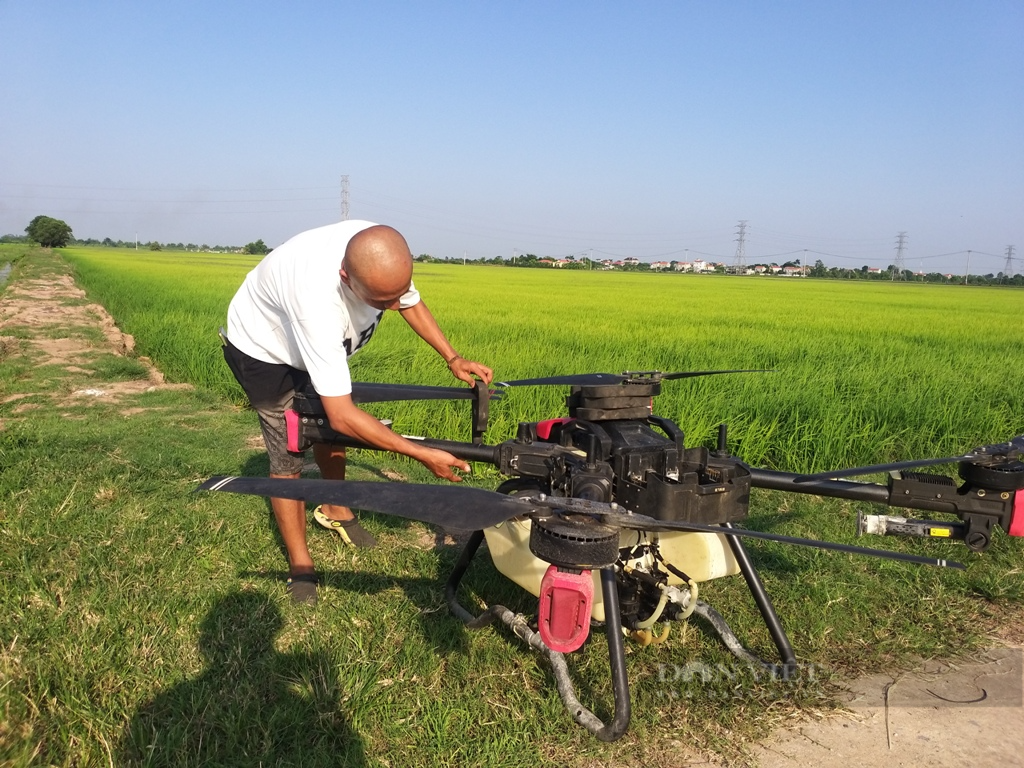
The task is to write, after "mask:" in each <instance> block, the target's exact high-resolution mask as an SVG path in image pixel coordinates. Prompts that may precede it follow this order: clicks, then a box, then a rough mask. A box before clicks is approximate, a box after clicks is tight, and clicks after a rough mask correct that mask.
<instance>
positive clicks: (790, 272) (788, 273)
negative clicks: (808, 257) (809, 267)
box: [782, 267, 804, 277]
mask: <svg viewBox="0 0 1024 768" xmlns="http://www.w3.org/2000/svg"><path fill="white" fill-rule="evenodd" d="M782 275H783V277H803V276H804V269H803V267H783V268H782Z"/></svg>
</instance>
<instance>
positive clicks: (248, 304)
mask: <svg viewBox="0 0 1024 768" xmlns="http://www.w3.org/2000/svg"><path fill="white" fill-rule="evenodd" d="M372 226H374V224H373V223H372V222H369V221H342V222H339V223H338V224H330V225H328V226H326V227H319V228H317V229H311V230H308V231H306V232H302V233H300V234H298V235H296V236H295V237H293V238H291V239H290V240H288V241H287V242H285V243H284V244H283V245H281V246H279V247H277V248H275V249H274V250H273V251H271V252H270V253H269V254H268V255H267V256H266V257H265V258H264V259H263V260H262V261H261V262H260V263H259V264H258V265H257V266H256V268H255V269H254V270H253V271H252V272H250V273H249V274H248V275H246V278H245V282H243V283H242V287H241V288H239V289H238V292H237V293H236V294H235V297H234V298H233V299H232V300H231V304H230V306H229V307H228V328H227V330H228V338H229V339H230V340H231V343H232V344H234V345H235V346H236V347H237V348H238V349H240V350H241V351H242V352H244V353H245V354H247V355H249V356H250V357H254V358H256V359H257V360H262V361H264V362H266V363H284V364H286V365H290V366H292V367H293V368H298V369H300V370H304V371H309V376H310V379H311V380H312V382H313V387H314V388H315V389H316V391H317V392H318V393H319V394H321V395H323V396H326V397H337V396H340V395H348V394H350V393H351V392H352V379H351V376H350V375H349V370H348V358H349V356H350V355H353V354H355V352H356V351H357V350H358V349H359V348H360V347H362V346H363V345H364V344H365V343H366V342H367V341H369V340H370V336H371V335H372V334H373V332H374V330H375V329H376V328H377V325H378V323H379V322H380V319H381V316H382V315H383V314H384V313H383V312H382V311H381V310H378V309H375V308H373V307H371V306H369V305H368V304H364V303H363V302H362V301H360V300H359V299H358V298H357V297H356V295H355V294H354V293H352V291H351V290H349V288H348V286H346V285H344V284H343V283H342V282H341V276H340V275H339V274H338V271H339V270H340V269H341V260H342V258H344V256H345V247H346V246H347V245H348V241H349V240H350V239H351V238H352V236H353V235H355V234H356V233H357V232H361V231H362V230H364V229H367V228H369V227H372ZM419 300H420V295H419V292H418V291H417V290H416V288H415V287H414V286H412V285H410V286H409V291H408V292H407V293H406V294H405V295H404V296H402V298H401V308H402V309H405V308H407V307H411V306H414V305H415V304H417V303H418V302H419Z"/></svg>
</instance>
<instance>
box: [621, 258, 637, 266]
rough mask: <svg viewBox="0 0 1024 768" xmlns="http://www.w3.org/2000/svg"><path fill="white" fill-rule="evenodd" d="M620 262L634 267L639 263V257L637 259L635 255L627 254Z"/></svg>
mask: <svg viewBox="0 0 1024 768" xmlns="http://www.w3.org/2000/svg"><path fill="white" fill-rule="evenodd" d="M622 263H623V264H625V265H626V266H627V267H635V266H636V265H637V264H639V263H640V259H638V258H637V257H636V256H627V257H626V258H624V259H623V260H622Z"/></svg>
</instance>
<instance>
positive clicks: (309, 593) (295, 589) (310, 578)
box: [288, 573, 319, 605]
mask: <svg viewBox="0 0 1024 768" xmlns="http://www.w3.org/2000/svg"><path fill="white" fill-rule="evenodd" d="M318 581H319V580H318V579H317V576H316V574H315V573H297V574H295V575H294V576H290V577H289V578H288V594H289V595H291V596H292V602H293V603H296V604H302V605H316V585H317V582H318Z"/></svg>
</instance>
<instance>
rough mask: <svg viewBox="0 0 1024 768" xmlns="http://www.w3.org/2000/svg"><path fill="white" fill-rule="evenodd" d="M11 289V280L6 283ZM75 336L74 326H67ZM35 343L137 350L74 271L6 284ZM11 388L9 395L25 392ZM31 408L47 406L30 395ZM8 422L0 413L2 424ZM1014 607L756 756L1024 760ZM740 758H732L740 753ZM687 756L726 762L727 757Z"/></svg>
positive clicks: (773, 765) (156, 381) (783, 765)
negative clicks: (1002, 618)
mask: <svg viewBox="0 0 1024 768" xmlns="http://www.w3.org/2000/svg"><path fill="white" fill-rule="evenodd" d="M0 290H3V287H0ZM69 326H70V327H74V328H81V327H87V328H92V329H93V330H94V331H95V330H97V329H98V330H99V331H100V332H101V337H102V340H103V341H102V342H101V343H96V342H94V341H93V340H91V339H97V338H100V336H99V335H97V334H96V333H95V332H94V333H92V334H91V335H90V334H83V335H79V334H71V335H70V337H65V338H48V337H47V334H46V329H47V328H52V327H63V328H66V327H69ZM12 327H20V328H28V329H30V330H33V331H35V332H33V333H31V334H30V337H29V338H24V335H23V334H22V335H19V336H17V337H14V336H10V335H4V329H5V328H12ZM61 335H62V336H68V335H67V334H61ZM11 344H27V345H29V346H30V348H31V349H32V350H34V352H35V355H36V357H37V359H38V364H42V365H49V364H55V365H60V366H63V367H65V368H66V369H68V370H71V371H79V370H81V369H79V368H78V367H77V366H79V365H80V364H84V363H86V362H87V361H88V360H89V359H90V357H91V356H94V355H95V354H96V353H97V352H98V351H99V352H104V353H113V354H118V355H131V352H132V350H133V348H134V340H133V339H132V337H131V336H129V335H127V334H124V333H122V332H121V331H120V330H119V329H118V328H117V326H116V325H115V324H114V321H113V319H112V318H111V317H110V315H109V314H108V313H107V312H106V310H105V309H104V308H103V307H101V306H99V305H97V304H89V303H86V301H85V294H84V292H83V291H81V290H80V289H79V288H78V287H77V286H76V285H75V284H74V282H73V281H72V279H71V278H70V277H69V276H66V275H65V276H61V277H60V278H59V279H57V280H46V281H42V280H23V281H20V282H18V283H16V284H14V285H11V286H8V287H7V288H6V290H3V293H2V294H0V353H2V351H3V347H4V345H11ZM137 359H138V360H139V361H140V362H142V363H143V364H145V365H146V366H147V370H148V376H147V378H146V379H142V380H136V381H119V382H102V381H97V382H94V383H91V384H90V386H89V387H87V388H83V389H80V390H76V391H74V392H71V393H70V395H68V397H72V398H78V397H90V398H102V399H116V398H117V397H118V396H120V395H121V394H127V393H131V392H141V391H148V390H151V389H155V388H165V387H175V388H180V387H187V386H188V385H181V384H166V383H165V382H164V380H163V376H162V375H161V374H160V372H159V371H157V370H156V368H154V367H153V366H152V365H151V364H150V362H149V361H148V360H147V359H146V358H137ZM26 396H27V394H26V393H22V394H9V395H8V396H7V401H8V402H10V401H12V400H16V399H19V398H24V397H26ZM24 407H25V408H30V407H40V406H39V405H38V404H31V405H30V404H28V403H26V405H25V406H24ZM2 428H3V425H2V423H0V429H2ZM1021 619H1022V616H1020V615H1018V616H1016V617H1015V618H1014V619H1013V621H1011V622H1010V623H1009V624H1008V626H1007V627H1006V628H1004V629H1003V630H1001V632H999V633H997V636H995V637H993V647H992V648H991V649H990V650H989V651H987V652H985V653H982V654H977V655H976V657H974V658H971V659H969V660H958V661H956V662H949V661H947V662H930V663H927V664H923V665H922V666H921V667H920V668H919V669H917V670H914V671H910V672H906V673H901V674H898V675H887V674H874V675H868V676H864V677H861V678H858V679H855V680H851V681H850V682H849V684H848V695H847V710H846V711H845V712H842V713H840V714H839V715H836V716H831V717H829V718H827V719H824V720H810V719H809V720H807V721H806V722H800V723H798V724H796V725H793V726H790V727H788V728H784V729H780V730H779V731H777V732H776V733H775V734H773V735H772V736H771V737H769V738H768V739H766V740H764V741H763V742H761V743H759V744H756V745H754V746H753V747H752V748H751V750H750V753H751V757H750V760H749V762H748V764H749V765H751V766H760V768H794V767H795V766H807V765H811V766H815V768H839V766H843V767H844V768H845V767H846V766H853V765H856V766H869V767H872V766H878V767H879V768H881V766H887V767H889V766H936V767H938V768H947V767H949V768H953V767H954V766H956V767H958V766H979V767H981V768H985V767H987V766H992V767H993V768H995V767H997V766H998V768H1012V767H1013V766H1024V704H1022V691H1024V672H1022V667H1024V663H1022V659H1024V631H1022V630H1021V629H1020V628H1021V627H1024V621H1022V620H1021ZM733 764H734V763H733ZM683 765H685V766H692V767H693V768H696V766H707V767H708V768H720V767H721V766H722V765H724V764H722V763H718V762H714V761H712V762H708V761H696V762H686V763H684V764H683Z"/></svg>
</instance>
